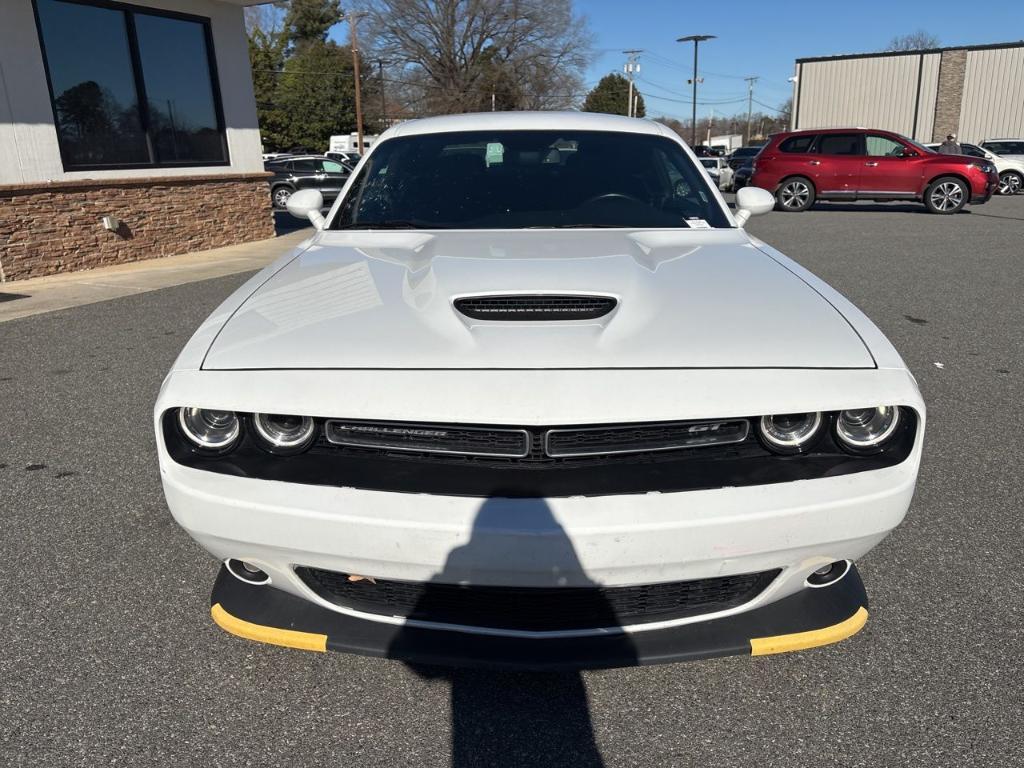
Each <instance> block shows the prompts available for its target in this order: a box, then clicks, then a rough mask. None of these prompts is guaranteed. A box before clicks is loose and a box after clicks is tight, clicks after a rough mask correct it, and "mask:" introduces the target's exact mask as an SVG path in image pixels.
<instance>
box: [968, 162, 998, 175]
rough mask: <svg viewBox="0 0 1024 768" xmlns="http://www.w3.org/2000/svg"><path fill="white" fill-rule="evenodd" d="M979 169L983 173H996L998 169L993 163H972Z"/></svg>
mask: <svg viewBox="0 0 1024 768" xmlns="http://www.w3.org/2000/svg"><path fill="white" fill-rule="evenodd" d="M972 165H974V166H975V167H977V168H980V169H981V172H982V173H995V172H996V167H995V166H994V165H992V163H972Z"/></svg>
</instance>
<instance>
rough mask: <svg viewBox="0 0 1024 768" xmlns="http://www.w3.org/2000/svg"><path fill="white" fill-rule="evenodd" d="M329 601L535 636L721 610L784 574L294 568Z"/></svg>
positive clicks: (386, 613)
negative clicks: (605, 580)
mask: <svg viewBox="0 0 1024 768" xmlns="http://www.w3.org/2000/svg"><path fill="white" fill-rule="evenodd" d="M295 571H296V573H297V574H298V575H299V577H300V578H301V579H302V580H303V581H304V582H305V583H306V585H307V586H309V588H310V589H312V590H313V591H314V592H316V593H317V594H318V595H319V596H320V597H322V598H323V599H325V600H327V601H329V602H331V603H334V604H336V605H339V606H343V607H345V608H351V609H353V610H357V611H362V612H364V613H373V614H378V615H382V616H402V617H405V618H410V619H419V620H421V621H432V622H437V623H442V624H462V625H465V626H471V627H490V628H494V629H518V630H526V631H534V632H545V631H557V630H567V629H595V628H600V627H614V626H626V625H629V624H645V623H650V622H655V621H666V620H670V619H680V618H685V617H687V616H697V615H700V614H705V613H714V612H716V611H723V610H726V609H729V608H735V607H736V606H739V605H743V604H744V603H746V602H748V601H750V600H752V599H754V598H755V597H756V596H757V595H759V594H760V593H761V592H762V591H763V590H764V588H765V587H767V586H768V585H769V584H770V583H771V582H772V580H773V579H774V578H775V577H776V576H778V574H779V570H778V569H775V570H771V571H761V572H760V573H745V574H740V575H737V576H717V577H714V578H709V579H697V580H694V581H673V582H664V583H661V584H644V585H641V586H633V587H557V588H538V587H483V586H464V585H457V584H439V583H435V582H412V581H384V580H380V579H377V580H376V582H371V581H369V580H366V579H361V580H358V581H349V576H348V574H345V573H338V572H337V571H325V570H321V569H319V568H305V567H300V568H296V569H295Z"/></svg>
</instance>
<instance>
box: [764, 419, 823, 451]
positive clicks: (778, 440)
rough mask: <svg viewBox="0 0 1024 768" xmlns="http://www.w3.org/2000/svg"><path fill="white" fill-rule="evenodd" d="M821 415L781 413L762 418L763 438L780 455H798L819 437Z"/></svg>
mask: <svg viewBox="0 0 1024 768" xmlns="http://www.w3.org/2000/svg"><path fill="white" fill-rule="evenodd" d="M820 428H821V413H820V412H818V411H815V412H813V413H781V414H775V415H773V416H762V417H761V422H760V430H759V431H760V433H761V438H762V439H763V440H764V441H765V442H766V443H768V447H769V448H771V449H772V450H773V451H776V452H778V453H796V452H798V451H802V450H803V449H804V448H807V447H808V446H809V445H810V443H811V441H812V440H814V438H815V437H817V436H818V430H819V429H820Z"/></svg>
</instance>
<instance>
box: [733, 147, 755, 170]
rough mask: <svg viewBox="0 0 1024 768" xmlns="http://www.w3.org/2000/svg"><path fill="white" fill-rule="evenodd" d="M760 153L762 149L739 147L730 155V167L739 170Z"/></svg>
mask: <svg viewBox="0 0 1024 768" xmlns="http://www.w3.org/2000/svg"><path fill="white" fill-rule="evenodd" d="M760 151H761V147H737V148H736V149H734V150H733V151H732V154H731V155H729V167H730V168H732V169H733V170H734V171H735V170H738V169H739V168H740V166H742V165H744V164H746V163H747V162H748V161H749V160H752V159H753V158H754V157H755V156H756V155H757V153H758V152H760Z"/></svg>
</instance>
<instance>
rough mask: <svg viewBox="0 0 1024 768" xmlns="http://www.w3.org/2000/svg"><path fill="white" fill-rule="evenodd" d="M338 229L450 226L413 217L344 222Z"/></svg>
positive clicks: (439, 227) (442, 227)
mask: <svg viewBox="0 0 1024 768" xmlns="http://www.w3.org/2000/svg"><path fill="white" fill-rule="evenodd" d="M337 229H448V227H444V226H440V225H438V224H430V223H429V222H425V221H412V220H411V219H384V220H383V221H357V222H355V223H353V224H342V225H341V226H340V227H337Z"/></svg>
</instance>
